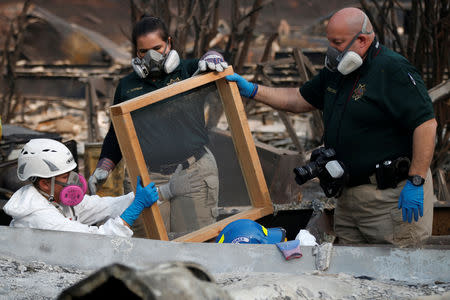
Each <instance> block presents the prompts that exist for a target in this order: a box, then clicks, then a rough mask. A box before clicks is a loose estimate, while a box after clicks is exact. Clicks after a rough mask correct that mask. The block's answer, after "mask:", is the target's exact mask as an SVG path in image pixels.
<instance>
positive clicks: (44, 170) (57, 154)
mask: <svg viewBox="0 0 450 300" xmlns="http://www.w3.org/2000/svg"><path fill="white" fill-rule="evenodd" d="M76 167H77V164H76V163H75V160H74V158H73V156H72V153H71V152H70V150H69V149H68V148H67V147H66V146H65V145H64V144H62V143H60V142H58V141H55V140H51V139H32V140H30V141H29V142H28V143H26V144H25V146H23V149H22V151H20V154H19V158H18V162H17V177H19V179H20V180H22V181H25V180H27V179H29V178H30V177H42V178H50V177H54V176H58V175H61V174H64V173H66V172H69V171H72V170H73V169H75V168H76Z"/></svg>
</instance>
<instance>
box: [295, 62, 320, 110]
mask: <svg viewBox="0 0 450 300" xmlns="http://www.w3.org/2000/svg"><path fill="white" fill-rule="evenodd" d="M326 72H327V70H325V69H322V70H320V72H319V74H317V75H316V76H314V77H313V78H312V79H311V80H309V81H307V82H305V84H304V85H303V86H301V87H300V94H301V95H302V97H303V98H304V99H305V100H306V101H308V102H309V104H311V105H312V106H314V107H315V108H317V109H320V110H323V105H324V103H323V100H324V92H325V73H326Z"/></svg>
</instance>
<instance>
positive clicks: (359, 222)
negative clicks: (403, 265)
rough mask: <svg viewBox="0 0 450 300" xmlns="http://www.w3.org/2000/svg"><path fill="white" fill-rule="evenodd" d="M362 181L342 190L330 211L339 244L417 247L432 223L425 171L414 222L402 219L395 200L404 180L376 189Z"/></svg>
mask: <svg viewBox="0 0 450 300" xmlns="http://www.w3.org/2000/svg"><path fill="white" fill-rule="evenodd" d="M371 182H372V183H374V184H364V185H359V186H356V187H352V188H346V189H344V191H343V193H342V195H341V197H339V198H338V200H337V205H336V209H335V212H334V230H335V233H336V235H337V236H338V237H339V243H342V244H365V243H370V244H386V243H388V244H394V245H396V246H400V247H408V246H418V245H420V244H422V243H423V242H424V241H425V240H426V239H427V238H428V237H430V236H431V230H432V225H433V203H434V200H435V196H434V193H433V180H432V177H431V171H430V170H428V173H427V178H426V180H425V184H424V186H423V190H424V206H423V217H421V218H419V221H418V222H415V221H414V218H413V221H412V222H411V223H408V222H403V218H402V210H401V209H398V199H399V197H400V193H401V191H402V189H403V187H404V185H405V183H406V180H404V181H402V182H400V183H399V184H398V186H397V187H396V188H395V189H386V190H379V189H377V186H376V183H375V179H374V176H373V177H372V178H371Z"/></svg>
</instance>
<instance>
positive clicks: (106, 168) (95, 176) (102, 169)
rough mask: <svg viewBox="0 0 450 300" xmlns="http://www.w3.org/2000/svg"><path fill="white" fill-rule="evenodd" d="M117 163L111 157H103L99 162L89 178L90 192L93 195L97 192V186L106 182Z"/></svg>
mask: <svg viewBox="0 0 450 300" xmlns="http://www.w3.org/2000/svg"><path fill="white" fill-rule="evenodd" d="M114 167H115V164H114V162H113V161H112V160H110V159H109V158H106V157H104V158H102V159H100V160H99V161H98V163H97V168H96V169H95V171H94V173H92V175H91V177H89V180H88V187H89V192H90V194H91V195H95V194H97V188H98V187H99V186H101V185H102V184H104V183H105V181H106V179H108V175H109V173H111V171H112V169H114Z"/></svg>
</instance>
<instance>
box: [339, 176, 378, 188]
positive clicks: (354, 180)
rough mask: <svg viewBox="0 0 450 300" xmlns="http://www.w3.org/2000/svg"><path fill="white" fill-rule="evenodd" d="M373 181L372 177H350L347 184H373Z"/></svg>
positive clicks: (352, 185)
mask: <svg viewBox="0 0 450 300" xmlns="http://www.w3.org/2000/svg"><path fill="white" fill-rule="evenodd" d="M371 183H372V182H371V181H370V177H355V178H352V177H350V178H349V180H348V182H347V184H346V185H345V186H346V187H355V186H358V185H362V184H371ZM375 184H376V183H375Z"/></svg>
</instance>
